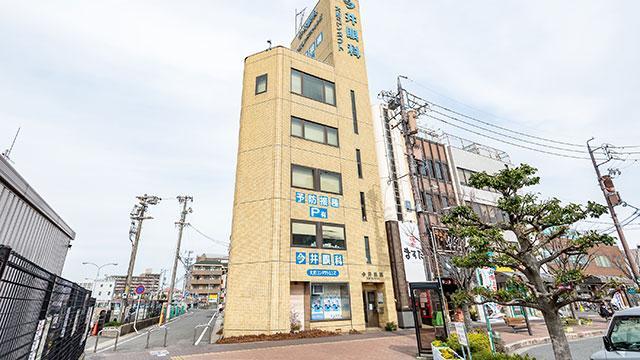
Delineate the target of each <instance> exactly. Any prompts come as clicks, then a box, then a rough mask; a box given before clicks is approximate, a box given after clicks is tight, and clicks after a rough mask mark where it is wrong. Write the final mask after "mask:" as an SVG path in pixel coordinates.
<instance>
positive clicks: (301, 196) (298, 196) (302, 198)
mask: <svg viewBox="0 0 640 360" xmlns="http://www.w3.org/2000/svg"><path fill="white" fill-rule="evenodd" d="M305 198H306V196H305V194H304V193H303V192H299V191H296V202H297V203H303V204H304V201H305Z"/></svg>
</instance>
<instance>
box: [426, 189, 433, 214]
mask: <svg viewBox="0 0 640 360" xmlns="http://www.w3.org/2000/svg"><path fill="white" fill-rule="evenodd" d="M424 209H425V211H427V212H430V213H434V212H436V209H435V207H434V206H433V195H431V194H429V193H424Z"/></svg>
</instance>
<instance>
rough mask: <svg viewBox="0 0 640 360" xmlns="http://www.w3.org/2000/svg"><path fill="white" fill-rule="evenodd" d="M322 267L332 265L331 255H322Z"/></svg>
mask: <svg viewBox="0 0 640 360" xmlns="http://www.w3.org/2000/svg"><path fill="white" fill-rule="evenodd" d="M321 258H322V265H331V254H322V255H321Z"/></svg>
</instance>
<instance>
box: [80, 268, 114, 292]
mask: <svg viewBox="0 0 640 360" xmlns="http://www.w3.org/2000/svg"><path fill="white" fill-rule="evenodd" d="M82 265H93V266H95V267H96V269H97V271H96V278H95V279H94V280H93V287H92V288H91V292H95V290H96V281H98V279H99V278H100V270H102V268H103V267H105V266H109V265H113V266H117V265H118V263H106V264H102V265H98V264H96V263H92V262H87V261H85V262H83V263H82Z"/></svg>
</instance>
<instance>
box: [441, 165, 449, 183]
mask: <svg viewBox="0 0 640 360" xmlns="http://www.w3.org/2000/svg"><path fill="white" fill-rule="evenodd" d="M442 177H443V178H444V181H449V180H450V179H449V166H448V165H447V164H445V163H442Z"/></svg>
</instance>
